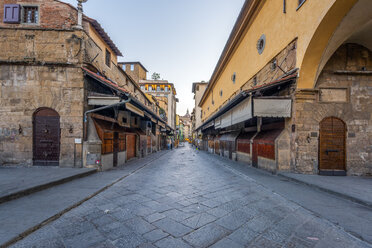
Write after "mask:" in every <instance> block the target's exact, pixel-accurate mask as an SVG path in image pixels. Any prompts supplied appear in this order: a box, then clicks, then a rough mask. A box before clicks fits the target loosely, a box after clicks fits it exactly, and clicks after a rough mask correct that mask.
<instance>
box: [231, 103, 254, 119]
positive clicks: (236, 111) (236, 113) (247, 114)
mask: <svg viewBox="0 0 372 248" xmlns="http://www.w3.org/2000/svg"><path fill="white" fill-rule="evenodd" d="M249 119H252V101H251V97H248V98H247V99H245V100H244V101H242V102H241V103H239V104H238V105H237V106H235V107H234V108H233V109H232V118H231V124H232V125H235V124H238V123H240V122H243V121H247V120H249Z"/></svg>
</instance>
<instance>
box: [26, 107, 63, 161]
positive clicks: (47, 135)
mask: <svg viewBox="0 0 372 248" xmlns="http://www.w3.org/2000/svg"><path fill="white" fill-rule="evenodd" d="M60 137H61V129H60V117H59V114H58V113H57V112H56V111H55V110H53V109H50V108H39V109H37V110H36V111H35V112H34V114H33V164H34V165H37V166H58V165H59V155H60Z"/></svg>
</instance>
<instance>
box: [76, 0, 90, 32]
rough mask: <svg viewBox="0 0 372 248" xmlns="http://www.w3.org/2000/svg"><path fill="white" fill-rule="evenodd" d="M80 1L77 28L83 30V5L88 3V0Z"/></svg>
mask: <svg viewBox="0 0 372 248" xmlns="http://www.w3.org/2000/svg"><path fill="white" fill-rule="evenodd" d="M77 1H78V7H77V9H78V25H77V28H79V29H82V28H83V3H86V2H87V1H88V0H77Z"/></svg>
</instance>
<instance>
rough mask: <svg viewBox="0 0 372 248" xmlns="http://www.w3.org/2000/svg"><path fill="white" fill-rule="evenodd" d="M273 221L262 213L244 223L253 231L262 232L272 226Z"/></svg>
mask: <svg viewBox="0 0 372 248" xmlns="http://www.w3.org/2000/svg"><path fill="white" fill-rule="evenodd" d="M273 223H274V222H273V221H272V220H270V219H269V218H267V217H266V216H264V215H261V216H257V217H255V218H253V219H251V220H249V221H248V222H247V223H246V224H244V226H245V227H247V228H249V229H251V230H252V231H255V232H258V233H262V232H264V231H265V230H266V229H268V228H270V227H271V226H272V225H273Z"/></svg>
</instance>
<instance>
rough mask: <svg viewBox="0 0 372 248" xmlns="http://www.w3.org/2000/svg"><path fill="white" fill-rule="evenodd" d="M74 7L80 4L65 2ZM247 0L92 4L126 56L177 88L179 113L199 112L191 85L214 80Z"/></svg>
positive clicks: (90, 12) (90, 10) (95, 0)
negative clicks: (219, 62) (223, 53)
mask: <svg viewBox="0 0 372 248" xmlns="http://www.w3.org/2000/svg"><path fill="white" fill-rule="evenodd" d="M63 1H64V2H67V3H70V4H72V5H74V6H76V5H77V1H76V0H63ZM243 3H244V0H105V1H104V0H88V2H86V3H85V4H84V7H83V8H84V14H85V15H87V16H89V17H91V18H94V19H96V20H97V21H98V22H99V23H100V24H101V25H102V27H103V28H104V29H105V31H106V32H107V33H108V34H109V36H110V37H111V39H112V40H113V41H114V43H115V44H116V46H117V47H118V48H119V50H120V51H121V52H122V53H123V57H119V61H121V62H124V61H130V62H132V61H140V62H141V63H142V64H143V65H144V66H145V67H146V69H147V70H148V71H149V72H148V74H147V77H148V79H151V75H152V73H153V72H157V73H160V77H161V79H164V80H168V81H169V82H171V83H174V84H175V87H176V91H177V98H178V99H179V103H178V104H177V114H179V115H184V114H186V110H187V109H189V110H190V113H191V111H192V109H193V107H194V99H193V94H192V92H191V87H192V83H194V82H200V81H202V80H204V81H209V79H210V78H211V76H212V73H213V70H214V68H215V66H216V64H217V61H218V59H219V57H220V55H221V53H222V50H223V48H224V46H225V44H226V42H227V39H228V37H229V35H230V33H231V30H232V28H233V26H234V23H235V21H236V19H237V18H238V15H239V12H240V9H241V7H242V6H243Z"/></svg>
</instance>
